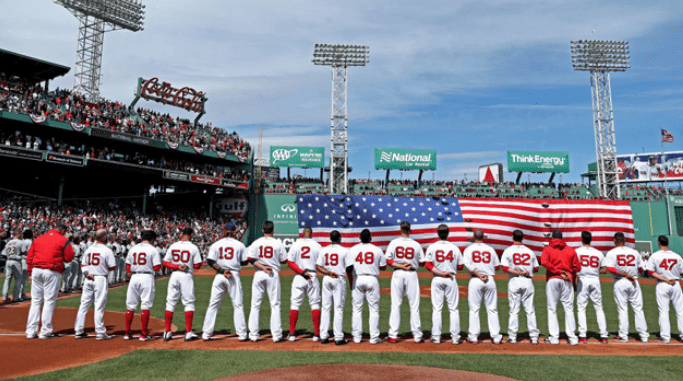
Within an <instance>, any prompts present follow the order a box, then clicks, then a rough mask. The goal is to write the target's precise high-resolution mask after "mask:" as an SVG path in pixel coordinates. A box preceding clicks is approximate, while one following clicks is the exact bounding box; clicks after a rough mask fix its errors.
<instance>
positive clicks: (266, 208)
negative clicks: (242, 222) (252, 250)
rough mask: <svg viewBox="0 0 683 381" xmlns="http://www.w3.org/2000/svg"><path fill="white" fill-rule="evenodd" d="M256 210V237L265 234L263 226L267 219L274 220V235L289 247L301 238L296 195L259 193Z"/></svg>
mask: <svg viewBox="0 0 683 381" xmlns="http://www.w3.org/2000/svg"><path fill="white" fill-rule="evenodd" d="M256 202H257V207H256V208H255V210H256V224H255V226H254V232H255V233H256V234H255V237H254V239H256V238H259V237H262V236H263V233H262V232H261V227H262V226H263V223H264V222H265V221H266V220H270V221H273V223H274V224H275V232H274V234H273V236H274V237H275V238H277V239H279V240H281V241H282V242H283V243H284V245H285V247H286V248H287V249H289V247H290V246H291V245H292V243H294V241H296V240H297V238H299V217H298V215H297V214H298V210H299V209H298V207H297V204H296V195H258V196H257V201H256Z"/></svg>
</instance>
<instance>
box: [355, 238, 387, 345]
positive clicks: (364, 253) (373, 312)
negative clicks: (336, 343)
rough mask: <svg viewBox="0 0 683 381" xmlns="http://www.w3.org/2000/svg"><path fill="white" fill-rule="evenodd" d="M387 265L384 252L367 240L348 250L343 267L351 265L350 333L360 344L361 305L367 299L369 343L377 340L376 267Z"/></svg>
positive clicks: (377, 288)
mask: <svg viewBox="0 0 683 381" xmlns="http://www.w3.org/2000/svg"><path fill="white" fill-rule="evenodd" d="M386 265H387V259H386V257H384V253H382V250H380V248H378V247H377V246H375V245H373V244H371V243H360V244H358V245H356V246H354V247H352V248H351V249H350V250H349V253H348V255H347V257H346V266H347V267H349V266H353V270H354V273H355V274H354V275H355V279H354V282H353V283H354V284H353V285H352V290H353V291H352V294H351V296H352V300H353V303H352V304H353V314H352V334H353V342H354V343H356V344H360V342H361V339H362V336H363V304H364V302H365V299H367V300H368V309H369V310H370V324H369V325H370V327H369V328H370V344H378V343H379V342H380V341H379V282H378V281H377V277H378V276H379V269H380V267H384V266H386Z"/></svg>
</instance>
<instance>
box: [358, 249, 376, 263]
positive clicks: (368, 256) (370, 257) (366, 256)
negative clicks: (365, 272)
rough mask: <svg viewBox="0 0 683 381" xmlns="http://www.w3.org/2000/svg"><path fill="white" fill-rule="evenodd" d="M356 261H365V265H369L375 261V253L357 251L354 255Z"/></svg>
mask: <svg viewBox="0 0 683 381" xmlns="http://www.w3.org/2000/svg"><path fill="white" fill-rule="evenodd" d="M356 262H358V263H360V264H361V265H362V264H363V263H365V264H366V265H371V264H373V263H375V255H374V254H373V253H372V252H367V253H358V256H357V257H356Z"/></svg>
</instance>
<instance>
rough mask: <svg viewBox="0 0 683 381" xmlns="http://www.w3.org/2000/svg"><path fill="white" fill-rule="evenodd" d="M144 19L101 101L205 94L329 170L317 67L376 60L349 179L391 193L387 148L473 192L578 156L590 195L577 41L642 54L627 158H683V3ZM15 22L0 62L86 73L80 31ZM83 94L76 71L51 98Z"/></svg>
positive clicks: (267, 138) (363, 81)
mask: <svg viewBox="0 0 683 381" xmlns="http://www.w3.org/2000/svg"><path fill="white" fill-rule="evenodd" d="M145 4H146V6H147V16H146V21H145V30H144V31H142V32H138V33H132V32H128V31H116V32H111V33H108V34H107V35H106V36H105V45H104V59H103V61H104V62H103V69H102V73H103V77H104V78H103V86H102V88H101V92H102V94H103V95H104V96H105V97H107V98H109V99H116V100H120V101H123V102H126V103H127V102H130V101H131V100H132V99H133V95H132V91H133V88H134V86H135V84H136V80H137V78H138V77H140V76H142V77H145V78H149V77H152V76H154V77H159V78H160V79H163V80H165V81H168V82H171V83H172V84H174V85H176V86H191V87H194V88H196V89H197V90H203V91H206V92H207V93H208V97H209V102H208V103H207V110H208V114H207V115H206V116H204V119H203V120H204V121H212V122H213V123H214V124H215V125H219V126H222V127H225V128H226V129H228V130H230V131H233V130H236V131H238V132H239V133H240V134H241V135H242V136H244V137H246V138H248V139H249V140H250V141H251V142H252V144H253V145H254V146H256V142H257V137H258V126H259V125H263V126H264V152H269V147H270V145H271V144H273V145H302V146H324V147H326V152H327V153H328V154H329V144H330V127H329V123H330V112H331V110H330V93H331V70H330V68H328V67H320V66H315V65H313V64H312V63H311V58H312V53H313V46H314V44H315V43H342V44H363V45H369V46H370V63H369V64H368V66H366V67H357V68H350V69H349V74H348V81H349V82H348V83H349V95H348V102H349V105H348V117H349V165H350V166H352V167H353V168H354V172H353V173H352V174H351V177H355V178H367V176H368V172H370V176H371V177H372V178H383V177H384V172H383V171H377V170H375V169H374V163H373V149H374V148H376V147H387V148H388V147H397V148H434V149H436V150H437V153H438V164H437V165H438V170H437V171H435V173H434V176H435V177H436V178H437V179H462V178H463V177H464V175H465V174H467V178H468V179H472V178H475V177H476V173H477V168H478V167H479V165H482V164H486V163H493V162H501V163H504V164H505V162H506V154H505V152H506V151H508V150H544V151H566V152H569V155H570V156H569V157H570V166H571V173H570V174H568V175H567V174H565V175H564V176H563V181H565V182H567V181H573V182H579V181H580V176H579V175H580V174H581V173H583V172H585V170H586V166H587V164H588V163H590V162H592V161H595V139H594V134H593V125H592V106H591V96H590V82H589V77H588V73H586V72H576V71H574V70H573V69H572V66H571V53H570V40H573V39H604V40H627V41H629V42H630V49H631V65H632V68H631V69H629V70H628V71H627V72H625V73H613V74H612V95H613V106H614V117H615V127H616V141H617V151H618V153H621V154H628V153H634V152H643V150H645V152H654V151H659V150H660V143H659V141H660V140H659V126H660V125H661V126H662V127H663V128H665V129H668V130H669V131H670V132H672V133H673V135H674V137H675V138H676V140H675V142H674V143H673V144H667V145H666V146H665V148H666V149H667V150H682V149H683V148H682V147H681V146H680V144H681V142H683V128H682V123H681V122H680V120H681V114H682V113H683V107H682V106H683V86H682V85H683V44H682V41H683V30H682V28H683V27H682V26H681V22H680V20H681V19H683V17H682V16H683V15H682V13H683V2H681V1H656V2H653V1H628V2H625V1H595V0H593V1H583V0H578V1H577V0H571V1H569V0H568V1H516V2H514V3H513V2H508V1H471V2H466V1H423V2H419V3H418V2H414V1H392V2H388V1H370V0H365V1H344V2H339V1H326V0H317V1H308V0H297V1H282V0H280V1H261V0H254V1H249V2H245V1H224V0H223V1H222V0H203V1H201V2H197V1H178V0H176V1H160V0H146V1H145ZM3 13H4V14H5V17H3V22H2V25H1V26H0V47H2V48H4V49H7V50H11V51H16V52H19V53H22V54H27V55H30V56H35V57H39V58H42V59H45V60H48V61H53V62H56V63H60V64H64V65H68V66H71V67H73V65H74V62H75V56H76V37H77V30H78V22H77V20H76V19H75V18H74V17H73V16H71V15H70V14H69V12H68V11H66V10H65V9H63V8H61V7H60V6H58V5H56V4H54V3H53V2H50V1H47V0H40V1H39V0H23V1H21V2H9V3H7V4H3ZM72 85H73V70H72V72H71V73H69V74H68V75H67V76H65V77H63V78H61V79H59V80H57V81H55V83H53V84H52V85H51V86H53V87H56V86H62V87H71V86H72ZM140 105H141V106H143V107H150V108H154V109H158V110H164V111H166V112H170V113H172V114H173V115H185V114H184V113H183V112H182V110H180V109H175V108H171V107H164V106H162V105H159V104H155V103H150V102H141V103H140ZM294 173H302V174H303V170H295V171H294ZM315 173H316V171H313V170H309V171H307V174H308V175H309V176H310V175H314V174H315ZM400 176H401V174H399V173H398V172H395V173H393V175H392V177H394V178H398V177H400ZM402 176H403V178H416V176H417V174H416V173H413V172H404V173H403V174H402ZM425 177H426V178H431V177H432V173H431V172H427V174H426V175H425ZM505 178H506V180H511V181H512V180H514V178H515V174H513V173H508V172H505ZM547 178H548V175H547V174H543V175H532V177H531V180H532V181H546V180H547ZM525 179H526V176H525Z"/></svg>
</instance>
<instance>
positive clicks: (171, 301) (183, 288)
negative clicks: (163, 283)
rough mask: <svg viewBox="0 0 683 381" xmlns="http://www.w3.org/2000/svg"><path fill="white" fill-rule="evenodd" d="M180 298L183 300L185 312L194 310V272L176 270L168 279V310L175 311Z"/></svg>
mask: <svg viewBox="0 0 683 381" xmlns="http://www.w3.org/2000/svg"><path fill="white" fill-rule="evenodd" d="M178 299H180V300H181V301H182V302H183V306H184V307H185V312H187V311H194V301H195V298H194V280H193V279H192V274H190V273H185V272H182V271H174V272H173V273H172V274H171V278H170V279H169V280H168V291H167V293H166V311H171V312H174V311H175V306H176V304H177V303H178Z"/></svg>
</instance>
